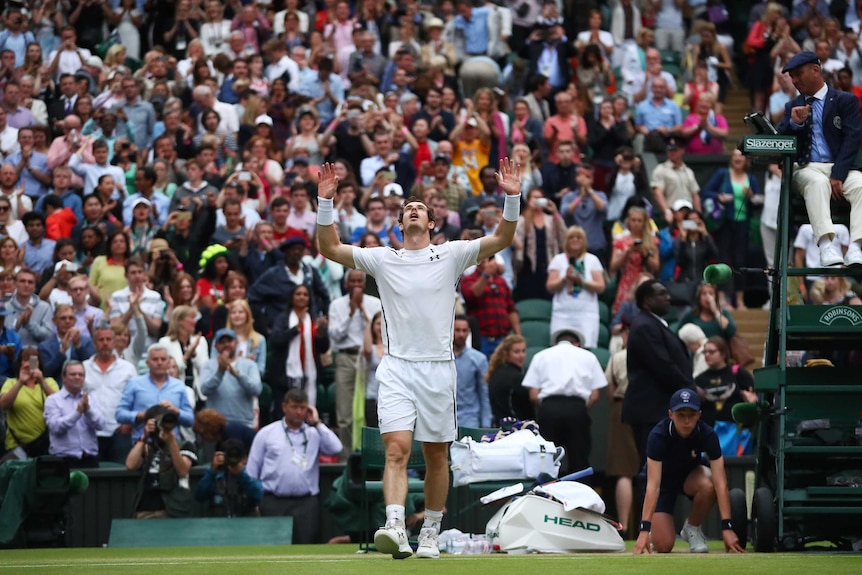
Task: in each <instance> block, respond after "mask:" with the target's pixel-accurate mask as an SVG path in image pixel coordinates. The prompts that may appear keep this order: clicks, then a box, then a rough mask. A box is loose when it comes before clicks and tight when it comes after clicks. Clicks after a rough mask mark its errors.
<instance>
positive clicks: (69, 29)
mask: <svg viewBox="0 0 862 575" xmlns="http://www.w3.org/2000/svg"><path fill="white" fill-rule="evenodd" d="M60 42H61V44H60V48H58V49H57V50H53V51H52V52H51V53H50V54H49V55H48V62H49V63H50V67H51V73H52V74H56V75H57V76H60V75H62V74H74V73H75V72H77V71H78V70H80V69H81V67H82V66H83V65H84V63H85V62H86V61H87V58H89V57H90V56H92V54H91V53H90V51H89V50H87V49H86V48H78V35H77V34H76V33H75V27H74V26H64V27H63V28H61V29H60Z"/></svg>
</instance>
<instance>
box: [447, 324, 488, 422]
mask: <svg viewBox="0 0 862 575" xmlns="http://www.w3.org/2000/svg"><path fill="white" fill-rule="evenodd" d="M469 334H470V324H469V323H468V321H467V318H466V317H465V316H461V315H459V316H457V317H455V330H454V337H453V339H452V351H454V352H455V372H456V377H457V379H456V381H457V384H456V390H455V414H456V416H457V418H458V425H464V426H466V427H490V426H491V401H490V399H489V396H488V384H487V383H485V373H486V372H487V371H488V359H487V358H486V357H485V354H483V353H482V352H481V351H479V350H476V349H473V348H472V347H467V336H468V335H469Z"/></svg>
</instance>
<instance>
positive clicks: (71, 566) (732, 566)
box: [0, 542, 862, 575]
mask: <svg viewBox="0 0 862 575" xmlns="http://www.w3.org/2000/svg"><path fill="white" fill-rule="evenodd" d="M682 545H683V547H682V548H680V549H678V550H677V551H676V552H674V553H671V554H669V555H651V556H639V557H635V556H633V555H631V554H630V553H614V554H597V553H596V554H594V553H583V554H577V555H526V556H525V555H520V556H506V555H489V556H453V555H443V557H442V558H441V560H440V561H420V560H418V559H415V558H411V559H408V560H406V561H394V560H392V559H391V558H389V557H388V556H383V555H380V554H378V553H371V554H368V555H357V554H356V553H355V552H356V546H355V545H298V546H291V547H227V548H208V547H190V548H174V547H171V548H148V549H48V550H44V549H42V550H11V551H0V575H7V574H8V575H12V574H14V575H42V574H44V575H57V574H62V575H79V574H80V575H102V574H111V575H114V574H118V575H157V574H162V573H164V574H170V575H211V574H212V575H232V574H237V575H239V574H242V575H285V574H289V575H301V574H306V573H308V574H314V575H328V574H330V573H333V574H337V575H366V574H373V575H387V574H390V573H391V574H398V575H403V574H404V573H410V574H411V575H414V574H415V575H424V574H426V573H427V574H432V573H433V574H435V575H439V574H440V573H443V572H444V573H445V575H483V574H486V573H487V574H493V575H502V574H505V573H517V574H539V573H563V572H567V573H576V574H577V575H589V574H593V573H595V574H601V575H626V574H628V573H636V574H637V575H668V574H671V575H672V574H674V573H686V574H696V575H713V574H715V575H742V574H746V573H752V574H754V573H756V574H767V573H769V574H799V575H820V574H824V573H828V574H829V575H845V574H846V575H858V574H859V573H860V572H862V557H860V555H859V554H827V553H813V552H805V553H792V554H791V553H775V554H762V553H749V554H746V555H727V554H725V553H724V552H723V550H722V549H721V543H720V542H712V544H711V546H710V549H711V551H710V553H709V554H708V555H692V554H690V553H687V552H686V550H685V544H684V543H683V544H682ZM631 547H632V543H631V542H630V543H629V545H628V548H629V549H631Z"/></svg>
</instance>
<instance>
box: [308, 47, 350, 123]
mask: <svg viewBox="0 0 862 575" xmlns="http://www.w3.org/2000/svg"><path fill="white" fill-rule="evenodd" d="M296 92H297V93H298V94H302V95H303V96H307V97H308V98H311V102H310V104H312V105H313V106H315V107H316V108H317V111H318V112H319V113H320V123H321V125H323V126H327V125H329V123H330V122H331V121H332V118H334V117H335V106H336V105H337V104H338V103H339V102H341V100H343V99H344V86H343V85H342V83H341V77H340V76H339V75H338V74H333V73H332V60H330V59H329V58H322V59H321V60H320V62H318V65H317V73H316V74H309V75H306V76H304V77H303V78H301V79H300V81H299V86H297V87H296Z"/></svg>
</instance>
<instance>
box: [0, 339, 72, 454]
mask: <svg viewBox="0 0 862 575" xmlns="http://www.w3.org/2000/svg"><path fill="white" fill-rule="evenodd" d="M17 368H18V378H17V379H14V378H9V379H7V380H6V382H5V383H4V384H3V387H2V389H0V409H3V410H4V411H6V451H7V452H8V453H7V454H6V455H5V457H3V461H6V460H10V459H27V458H28V457H36V456H39V455H48V428H47V426H46V425H45V417H44V416H43V411H44V409H45V400H46V399H47V398H48V396H49V395H52V394H53V393H55V392H56V391H58V390H59V389H60V387H59V386H58V385H57V382H56V381H54V379H53V378H51V377H44V375H43V374H42V357H41V356H40V355H39V352H38V351H37V350H36V349H34V348H27V349H24V350H22V351H21V354H20V355H19V356H18V366H17Z"/></svg>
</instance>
